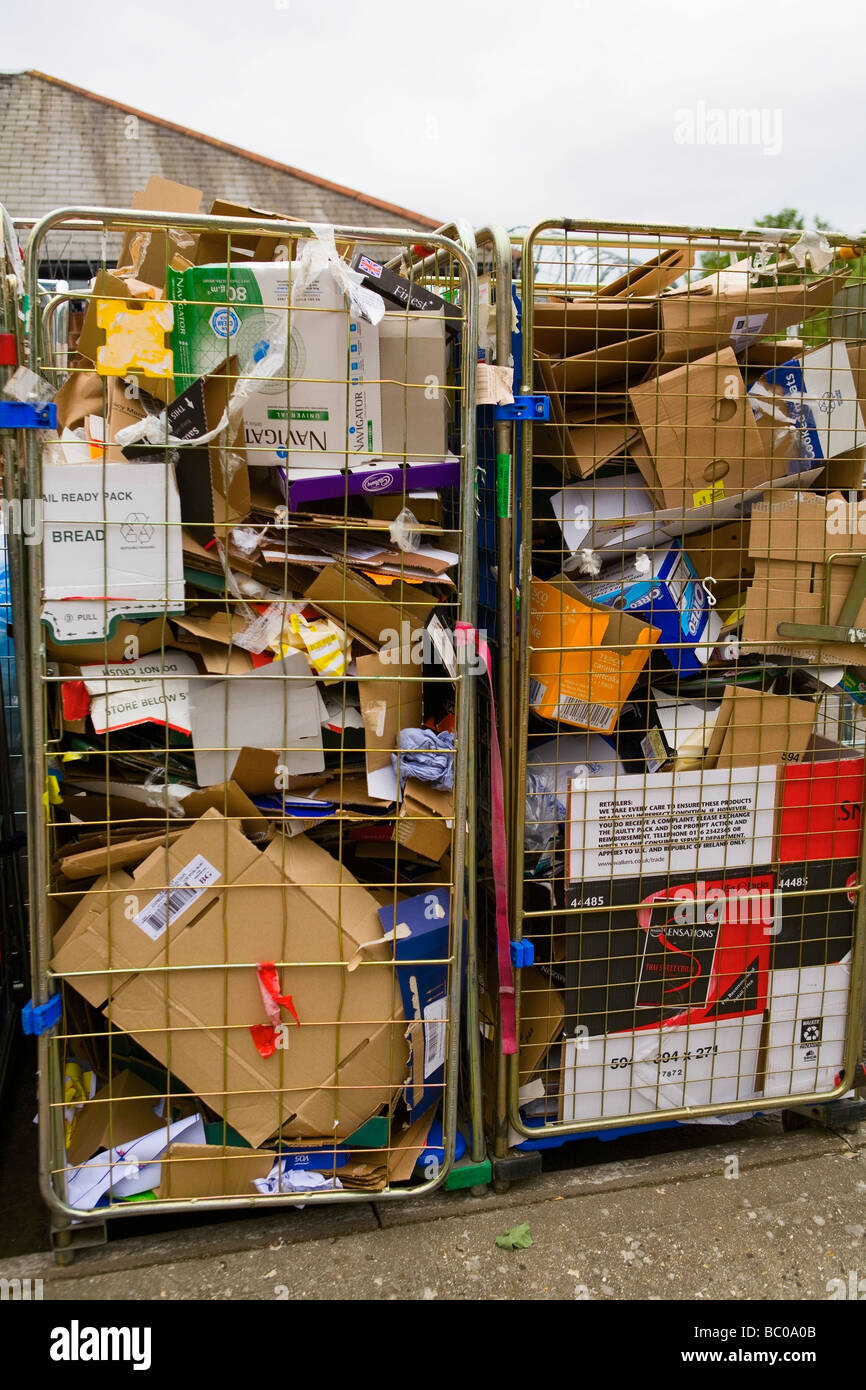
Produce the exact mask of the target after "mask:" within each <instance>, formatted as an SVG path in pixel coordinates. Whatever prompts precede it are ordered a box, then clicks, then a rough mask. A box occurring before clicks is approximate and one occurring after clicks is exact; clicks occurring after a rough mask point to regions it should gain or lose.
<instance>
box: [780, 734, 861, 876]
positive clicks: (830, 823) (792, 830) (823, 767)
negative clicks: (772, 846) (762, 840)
mask: <svg viewBox="0 0 866 1390" xmlns="http://www.w3.org/2000/svg"><path fill="white" fill-rule="evenodd" d="M852 752H853V750H852ZM864 792H866V761H864V759H863V758H862V757H857V756H856V755H854V756H852V757H850V758H841V759H838V760H834V761H831V762H807V763H800V764H799V765H797V766H794V767H786V768H785V769H784V770H783V771H782V773H781V774H780V780H779V815H778V843H777V847H776V858H777V859H778V860H779V862H780V863H781V864H799V863H801V862H803V861H804V860H806V859H816V860H823V859H856V858H857V856H858V855H859V853H860V835H861V824H862V816H863V799H864Z"/></svg>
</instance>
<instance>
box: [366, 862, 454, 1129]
mask: <svg viewBox="0 0 866 1390" xmlns="http://www.w3.org/2000/svg"><path fill="white" fill-rule="evenodd" d="M450 912H451V904H450V893H449V891H448V889H445V888H437V889H433V890H432V891H431V892H429V893H421V894H420V895H418V896H417V897H412V898H405V899H404V900H403V902H401V903H398V904H397V906H396V907H395V906H393V905H388V906H386V907H380V908H379V920H380V921H381V923H382V931H383V932H384V933H385V935H386V936H387V935H390V934H391V933H394V955H395V958H396V960H397V961H398V962H400V963H399V964H398V966H397V979H398V981H399V984H400V994H401V996H402V999H403V1012H404V1014H405V1016H406V1020H407V1023H408V1028H407V1038H408V1041H409V1075H408V1081H407V1083H406V1089H405V1092H404V1097H405V1101H406V1107H407V1109H408V1111H409V1114H410V1115H411V1116H413V1118H414V1117H416V1116H418V1115H422V1114H423V1113H424V1112H425V1111H426V1110H429V1108H430V1106H432V1105H436V1104H437V1103H438V1102H439V1101H440V1100H441V1099H442V1097H443V1095H444V1091H445V1063H446V1060H447V1057H448V1024H449V1009H448V963H447V962H448V959H449V957H450V954H451V932H450ZM401 928H404V929H405V928H408V932H406V933H405V934H404V932H403V931H401ZM434 962H435V964H434ZM439 962H441V964H440V963H439Z"/></svg>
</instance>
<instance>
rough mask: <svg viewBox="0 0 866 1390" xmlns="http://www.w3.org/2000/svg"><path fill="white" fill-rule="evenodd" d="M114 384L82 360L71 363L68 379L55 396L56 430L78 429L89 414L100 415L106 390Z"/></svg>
mask: <svg viewBox="0 0 866 1390" xmlns="http://www.w3.org/2000/svg"><path fill="white" fill-rule="evenodd" d="M113 384H114V383H113V381H112V380H111V379H109V378H107V377H104V376H99V374H98V373H97V372H94V371H93V370H92V369H91V368H90V367H89V365H88V364H87V363H86V362H85V359H84V358H79V359H78V360H77V361H76V362H73V364H72V368H71V370H70V373H69V376H68V377H67V378H66V380H65V381H64V383H63V385H62V386H61V387H60V390H59V391H58V392H57V393H56V395H55V397H54V404H55V405H56V406H57V427H58V429H59V430H60V431H61V432H62V431H63V430H74V429H78V427H79V426H80V425H83V424H84V422H85V420H86V419H87V417H88V415H102V413H103V410H104V407H105V393H106V389H107V388H110V387H111V386H112V385H113Z"/></svg>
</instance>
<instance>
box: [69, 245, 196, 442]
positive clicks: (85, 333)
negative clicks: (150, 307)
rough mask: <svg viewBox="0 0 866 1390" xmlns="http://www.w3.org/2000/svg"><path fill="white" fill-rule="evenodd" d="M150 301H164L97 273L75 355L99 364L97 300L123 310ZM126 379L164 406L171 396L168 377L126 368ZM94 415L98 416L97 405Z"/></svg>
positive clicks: (101, 339)
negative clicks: (116, 303)
mask: <svg viewBox="0 0 866 1390" xmlns="http://www.w3.org/2000/svg"><path fill="white" fill-rule="evenodd" d="M151 298H164V293H160V292H159V291H157V290H156V289H154V288H153V287H152V286H149V285H145V284H143V283H142V282H140V281H138V280H131V279H119V278H118V277H117V276H116V275H112V274H110V272H109V271H107V270H98V271H97V272H96V278H95V280H94V282H93V288H92V289H91V290H90V294H89V299H88V304H87V312H86V313H85V315H84V323H83V324H82V326H81V333H80V334H79V338H78V351H79V352H80V353H81V355H82V357H86V358H87V359H88V360H89V361H90V362H94V363H95V362H97V361H98V360H99V357H98V354H99V349H100V348H103V347H105V341H106V336H105V335H106V330H105V329H104V328H101V327H100V326H99V324H98V323H97V306H98V304H99V301H100V300H122V301H123V302H124V303H125V304H126V306H127V308H129V309H137V308H140V307H141V301H142V299H151ZM99 375H101V373H99ZM127 377H135V378H136V380H138V381H139V382H140V383H141V387H142V390H144V391H147V392H148V394H149V395H151V396H156V398H157V399H158V400H160V401H162V402H164V403H165V402H167V401H170V400H171V398H172V396H173V395H174V390H173V382H172V379H171V377H170V376H168V377H159V376H150V375H148V374H146V373H145V372H144V370H143V369H142V368H139V367H130V368H129V370H128V371H126V372H124V379H125V378H127ZM98 413H99V414H102V407H101V405H100V409H99V412H98Z"/></svg>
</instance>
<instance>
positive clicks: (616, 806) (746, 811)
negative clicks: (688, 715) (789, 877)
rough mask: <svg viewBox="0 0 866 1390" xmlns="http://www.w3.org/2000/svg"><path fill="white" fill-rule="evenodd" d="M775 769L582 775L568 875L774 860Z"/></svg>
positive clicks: (701, 868) (573, 789)
mask: <svg viewBox="0 0 866 1390" xmlns="http://www.w3.org/2000/svg"><path fill="white" fill-rule="evenodd" d="M775 799H776V769H775V767H771V766H767V767H735V768H730V769H727V768H718V769H711V770H709V771H708V770H705V769H701V768H698V769H694V770H690V771H687V772H654V773H649V774H643V773H637V774H632V775H630V776H628V777H594V778H591V779H589V780H585V779H580V778H575V779H574V780H573V781H572V782H571V785H570V798H569V801H570V804H569V825H568V829H569V837H568V877H569V879H570V880H571V882H572V883H578V882H580V881H581V880H583V879H593V878H611V877H613V878H620V877H625V876H634V877H637V876H638V875H640V874H665V873H680V872H683V873H685V872H690V873H692V872H694V873H698V872H700V873H702V874H705V873H708V872H710V871H711V870H715V869H740V868H748V867H749V866H751V865H754V864H768V863H770V861H771V860H772V858H773V816H774V807H775Z"/></svg>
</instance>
